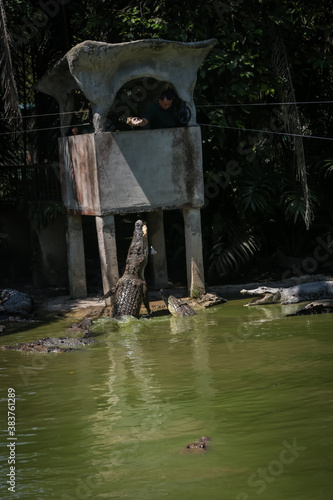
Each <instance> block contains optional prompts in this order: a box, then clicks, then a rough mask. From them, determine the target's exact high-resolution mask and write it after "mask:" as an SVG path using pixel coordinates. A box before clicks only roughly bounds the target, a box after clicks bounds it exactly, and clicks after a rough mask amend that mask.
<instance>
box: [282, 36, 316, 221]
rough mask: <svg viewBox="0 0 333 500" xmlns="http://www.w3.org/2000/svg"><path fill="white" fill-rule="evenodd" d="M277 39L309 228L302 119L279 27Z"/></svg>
mask: <svg viewBox="0 0 333 500" xmlns="http://www.w3.org/2000/svg"><path fill="white" fill-rule="evenodd" d="M274 36H275V41H274V45H273V65H274V69H275V72H276V73H277V75H278V76H279V77H280V80H281V89H280V94H281V96H280V97H281V102H288V103H290V102H292V103H295V104H292V105H290V104H288V105H285V106H283V120H284V125H285V128H286V131H287V132H288V133H289V134H295V135H294V136H290V141H291V142H292V148H293V151H294V155H295V161H296V174H297V179H298V180H299V181H300V184H301V186H302V190H303V195H304V202H305V212H304V221H305V225H306V227H307V229H308V228H309V226H310V223H311V220H312V219H313V214H312V209H311V204H310V196H309V189H308V184H307V172H306V162H305V154H304V145H303V138H302V137H301V135H302V127H301V121H300V117H299V113H298V108H297V104H296V96H295V90H294V87H293V81H292V77H291V72H290V67H289V63H288V57H287V53H286V49H285V45H284V43H283V37H282V34H281V31H280V29H279V28H277V27H276V28H275V30H274Z"/></svg>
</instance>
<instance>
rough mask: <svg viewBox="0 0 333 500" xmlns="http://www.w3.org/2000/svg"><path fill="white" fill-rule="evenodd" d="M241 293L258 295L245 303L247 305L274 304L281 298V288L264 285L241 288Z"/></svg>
mask: <svg viewBox="0 0 333 500" xmlns="http://www.w3.org/2000/svg"><path fill="white" fill-rule="evenodd" d="M240 293H242V294H249V295H258V297H256V298H255V299H253V300H252V301H251V302H249V303H248V304H246V305H247V306H255V305H260V304H276V303H279V302H280V300H281V290H280V289H279V288H270V287H266V286H260V287H259V288H256V289H254V290H244V289H243V290H241V292H240Z"/></svg>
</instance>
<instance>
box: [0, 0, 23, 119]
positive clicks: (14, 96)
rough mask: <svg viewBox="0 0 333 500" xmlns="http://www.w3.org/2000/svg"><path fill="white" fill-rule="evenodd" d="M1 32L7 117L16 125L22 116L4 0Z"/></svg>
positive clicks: (0, 13) (0, 60)
mask: <svg viewBox="0 0 333 500" xmlns="http://www.w3.org/2000/svg"><path fill="white" fill-rule="evenodd" d="M0 32H1V36H0V49H1V57H0V69H1V85H2V89H3V92H4V94H3V101H4V109H5V118H8V119H9V123H13V121H14V122H15V125H17V124H19V123H21V120H22V116H21V111H20V107H19V100H18V93H17V87H16V82H15V77H14V69H13V64H12V57H11V45H12V38H11V35H10V33H9V31H8V29H7V19H6V12H5V8H4V5H3V0H0Z"/></svg>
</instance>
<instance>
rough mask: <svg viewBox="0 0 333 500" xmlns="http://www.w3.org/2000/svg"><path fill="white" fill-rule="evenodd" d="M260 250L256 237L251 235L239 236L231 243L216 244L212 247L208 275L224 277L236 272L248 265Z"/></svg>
mask: <svg viewBox="0 0 333 500" xmlns="http://www.w3.org/2000/svg"><path fill="white" fill-rule="evenodd" d="M259 250H260V241H259V239H258V237H255V236H254V235H252V234H240V235H239V236H238V238H236V239H234V240H233V241H232V243H230V244H225V243H222V242H220V243H218V244H217V245H215V246H214V247H213V250H212V251H213V254H212V256H211V264H210V266H209V275H210V276H215V277H216V274H218V276H220V277H221V276H226V275H228V274H230V273H232V272H237V271H238V270H239V269H240V268H241V267H242V266H243V265H245V264H247V263H249V262H250V261H251V259H252V258H253V257H254V255H255V254H256V253H257V252H258V251H259Z"/></svg>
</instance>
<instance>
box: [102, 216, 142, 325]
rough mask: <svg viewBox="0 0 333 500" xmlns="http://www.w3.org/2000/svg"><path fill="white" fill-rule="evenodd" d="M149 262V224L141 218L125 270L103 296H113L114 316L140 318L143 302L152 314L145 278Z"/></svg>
mask: <svg viewBox="0 0 333 500" xmlns="http://www.w3.org/2000/svg"><path fill="white" fill-rule="evenodd" d="M147 262H148V235H147V226H146V225H145V224H143V223H142V221H141V220H137V221H136V223H135V228H134V234H133V239H132V242H131V244H130V247H129V250H128V254H127V259H126V267H125V272H124V274H123V275H122V277H121V278H120V279H119V280H118V282H117V283H116V285H115V286H113V287H112V288H111V290H110V291H109V292H107V293H106V294H105V295H104V296H103V299H106V298H108V297H111V305H112V306H113V308H112V317H113V318H118V317H120V316H134V317H135V318H138V317H139V315H140V308H141V305H142V302H143V303H144V305H145V307H146V309H147V311H148V314H149V315H150V307H149V299H148V287H147V283H146V281H145V278H144V270H145V267H146V265H147Z"/></svg>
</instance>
